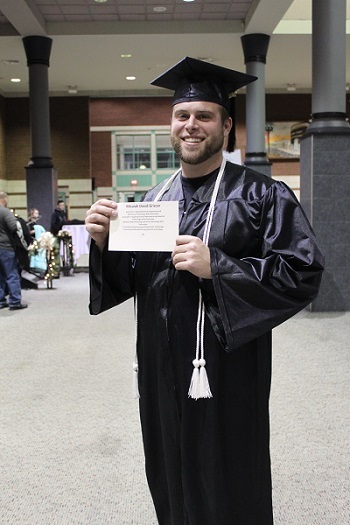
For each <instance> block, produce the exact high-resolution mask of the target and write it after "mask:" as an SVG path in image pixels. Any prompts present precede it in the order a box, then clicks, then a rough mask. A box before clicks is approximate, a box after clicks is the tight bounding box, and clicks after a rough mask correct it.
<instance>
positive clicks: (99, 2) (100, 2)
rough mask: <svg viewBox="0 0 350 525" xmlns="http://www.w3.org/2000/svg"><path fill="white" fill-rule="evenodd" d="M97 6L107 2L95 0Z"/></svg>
mask: <svg viewBox="0 0 350 525" xmlns="http://www.w3.org/2000/svg"><path fill="white" fill-rule="evenodd" d="M95 2H96V3H97V4H104V3H105V2H107V0H95Z"/></svg>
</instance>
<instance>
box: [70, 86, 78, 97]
mask: <svg viewBox="0 0 350 525" xmlns="http://www.w3.org/2000/svg"><path fill="white" fill-rule="evenodd" d="M68 93H70V94H71V95H73V94H75V93H78V88H77V86H68Z"/></svg>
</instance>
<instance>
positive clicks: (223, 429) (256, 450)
mask: <svg viewBox="0 0 350 525" xmlns="http://www.w3.org/2000/svg"><path fill="white" fill-rule="evenodd" d="M254 79H255V78H254V77H250V76H248V75H244V74H241V73H237V72H234V71H231V70H227V69H225V68H221V67H219V66H214V65H212V64H207V63H205V62H202V61H198V60H194V59H190V58H186V59H184V60H183V61H181V62H180V63H179V64H177V65H176V66H174V68H172V69H171V70H170V71H168V72H167V73H165V74H164V75H162V76H161V77H159V78H158V79H156V80H155V81H154V82H153V83H154V84H155V85H159V86H161V87H166V88H171V89H173V90H174V91H175V94H174V98H173V111H172V119H171V140H172V145H173V148H174V150H175V152H176V153H177V154H178V156H179V158H180V162H181V168H180V170H179V171H178V172H176V173H175V174H174V175H173V176H172V177H171V178H170V179H168V180H166V181H164V182H162V183H161V184H159V185H158V186H157V187H155V188H153V189H151V190H150V191H148V192H147V193H146V195H145V197H144V202H154V201H177V202H178V209H179V230H180V235H179V236H178V237H177V239H176V242H174V249H173V251H172V253H170V252H151V251H149V252H147V251H137V250H136V251H135V252H126V251H119V252H118V251H110V250H109V249H108V235H109V225H110V220H111V219H114V218H116V217H117V216H118V204H117V203H116V202H113V201H110V200H107V199H101V200H99V201H97V202H96V203H95V204H93V205H92V206H91V208H90V210H88V212H87V215H86V227H87V230H88V231H89V233H90V235H91V237H92V239H93V240H92V245H91V252H90V305H89V308H90V313H91V314H93V315H96V314H99V313H101V312H104V311H106V310H108V309H109V308H112V307H114V306H115V305H118V304H120V303H122V302H123V301H125V300H127V299H129V298H130V297H134V298H135V301H136V306H137V307H136V312H137V360H136V362H135V364H134V370H135V373H136V372H137V373H138V395H139V407H140V417H141V426H142V435H143V443H144V451H145V458H146V474H147V480H148V484H149V487H150V491H151V495H152V498H153V502H154V505H155V510H156V513H157V518H158V522H159V524H160V525H272V523H273V512H272V487H271V467H270V452H269V394H270V384H271V339H272V337H271V330H272V329H273V328H274V327H275V326H277V325H279V324H280V323H283V322H284V321H286V320H287V319H289V318H290V317H292V316H293V315H295V314H296V313H297V312H299V311H300V310H302V309H303V308H305V307H306V306H307V305H308V304H309V303H310V302H311V301H312V300H313V299H314V298H315V297H316V295H317V293H318V289H319V286H320V281H321V275H322V271H323V256H322V254H321V252H320V250H319V248H318V245H317V242H316V239H315V235H314V232H313V230H312V228H311V226H310V224H309V222H308V220H307V218H306V216H305V213H304V211H303V210H302V208H301V206H300V204H299V202H298V200H297V199H296V197H295V196H294V194H293V193H292V191H291V190H290V189H289V188H288V187H287V186H286V185H285V184H284V183H283V182H279V181H276V180H273V179H272V178H270V177H266V176H264V175H262V174H260V173H257V172H256V171H253V170H251V169H248V168H246V167H244V166H239V165H235V164H232V163H231V162H228V161H226V160H225V159H224V158H223V154H222V152H223V148H224V145H225V142H226V141H227V137H228V135H229V132H230V130H231V126H232V120H231V118H230V116H229V113H228V111H229V96H228V93H229V92H233V91H235V90H236V89H238V88H239V87H241V86H242V85H245V84H247V83H249V82H251V81H252V80H254Z"/></svg>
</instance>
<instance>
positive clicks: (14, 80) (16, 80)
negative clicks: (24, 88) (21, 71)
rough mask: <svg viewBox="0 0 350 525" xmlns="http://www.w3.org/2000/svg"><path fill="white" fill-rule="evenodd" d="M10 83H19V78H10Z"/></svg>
mask: <svg viewBox="0 0 350 525" xmlns="http://www.w3.org/2000/svg"><path fill="white" fill-rule="evenodd" d="M11 82H21V79H20V78H11Z"/></svg>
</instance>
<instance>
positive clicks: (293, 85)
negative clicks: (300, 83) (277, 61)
mask: <svg viewBox="0 0 350 525" xmlns="http://www.w3.org/2000/svg"><path fill="white" fill-rule="evenodd" d="M296 90H297V86H296V84H287V91H296Z"/></svg>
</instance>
